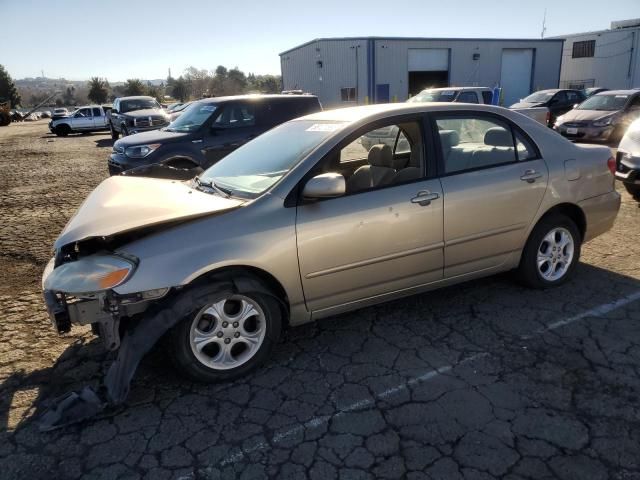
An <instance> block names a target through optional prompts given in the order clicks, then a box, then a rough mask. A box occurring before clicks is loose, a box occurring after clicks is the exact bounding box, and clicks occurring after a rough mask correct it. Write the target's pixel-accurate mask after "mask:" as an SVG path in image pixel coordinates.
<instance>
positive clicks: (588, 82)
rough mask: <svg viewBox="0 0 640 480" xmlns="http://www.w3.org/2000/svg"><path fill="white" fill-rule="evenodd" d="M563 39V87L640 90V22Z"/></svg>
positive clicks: (624, 23)
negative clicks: (638, 88)
mask: <svg viewBox="0 0 640 480" xmlns="http://www.w3.org/2000/svg"><path fill="white" fill-rule="evenodd" d="M562 38H563V39H564V40H565V43H564V52H563V55H562V73H561V76H560V85H561V86H562V87H566V88H587V87H606V88H611V89H626V88H636V87H640V19H635V20H623V21H619V22H611V29H610V30H602V31H599V32H589V33H576V34H572V35H565V36H563V37H562Z"/></svg>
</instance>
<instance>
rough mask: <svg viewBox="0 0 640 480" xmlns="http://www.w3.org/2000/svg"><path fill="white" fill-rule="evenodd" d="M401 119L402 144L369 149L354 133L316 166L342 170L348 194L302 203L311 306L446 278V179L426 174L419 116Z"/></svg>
mask: <svg viewBox="0 0 640 480" xmlns="http://www.w3.org/2000/svg"><path fill="white" fill-rule="evenodd" d="M384 126H385V125H378V126H376V128H380V127H384ZM386 126H390V125H386ZM395 126H396V128H395V131H396V132H398V129H400V132H401V133H402V136H403V138H405V140H404V141H403V146H402V151H400V150H398V151H397V152H396V151H395V150H396V148H395V147H390V146H389V145H387V144H384V143H380V144H375V145H372V146H371V147H367V148H365V146H363V142H362V140H363V137H364V135H362V136H356V137H355V138H351V139H349V140H352V141H351V142H349V143H348V144H346V145H345V146H343V148H338V149H336V150H335V151H334V152H332V153H330V154H329V155H327V157H326V158H325V159H324V160H323V161H322V162H321V164H319V166H318V168H317V173H325V172H331V171H333V172H341V173H343V174H344V175H345V177H346V185H347V192H346V194H345V195H344V196H342V197H339V198H331V199H325V200H321V201H314V202H307V203H302V204H301V205H299V206H298V207H297V208H298V212H297V222H296V234H297V242H298V258H299V263H300V273H301V278H302V284H303V288H304V295H305V300H306V303H307V308H309V309H310V310H312V311H320V310H323V309H326V308H329V307H334V306H339V305H343V304H346V303H350V302H355V301H359V300H364V299H367V298H371V297H375V296H378V295H383V294H385V293H391V292H395V291H399V290H403V289H407V288H410V287H414V286H418V285H423V284H427V283H430V282H433V281H437V280H440V279H441V278H442V266H443V239H442V215H443V198H442V189H441V187H440V182H439V180H438V179H434V178H430V179H429V178H426V177H425V172H426V170H427V168H426V167H427V164H426V162H425V158H426V150H425V148H424V142H423V135H422V124H421V121H420V119H413V120H410V121H403V122H398V123H397V124H395ZM372 130H373V129H372ZM361 133H366V132H358V135H360V134H361ZM345 143H347V142H345ZM395 143H396V145H397V144H398V142H397V141H396V142H395ZM407 143H409V144H410V145H409V147H408V148H409V150H410V151H407ZM350 164H352V165H353V167H350ZM359 165H360V166H359ZM428 173H431V174H433V172H428Z"/></svg>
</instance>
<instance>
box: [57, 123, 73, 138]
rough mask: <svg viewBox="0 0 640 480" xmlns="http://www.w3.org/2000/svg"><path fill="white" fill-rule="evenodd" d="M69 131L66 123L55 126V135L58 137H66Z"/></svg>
mask: <svg viewBox="0 0 640 480" xmlns="http://www.w3.org/2000/svg"><path fill="white" fill-rule="evenodd" d="M70 133H71V127H69V125H67V124H62V125H58V126H57V127H56V135H58V136H59V137H66V136H67V135H69V134H70Z"/></svg>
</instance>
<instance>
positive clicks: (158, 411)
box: [0, 121, 640, 480]
mask: <svg viewBox="0 0 640 480" xmlns="http://www.w3.org/2000/svg"><path fill="white" fill-rule="evenodd" d="M111 145H112V142H111V139H110V137H109V135H108V134H107V133H104V134H102V133H101V134H88V135H73V136H70V137H67V138H58V137H55V136H53V135H50V134H49V132H48V130H47V124H46V121H39V122H33V123H22V124H12V125H10V126H9V127H6V128H0V212H1V217H0V218H1V220H2V221H1V223H0V272H2V276H1V279H2V281H1V282H0V302H1V305H2V306H1V307H0V312H1V313H2V315H1V316H0V478H2V479H3V480H9V479H27V478H29V479H45V478H56V479H57V478H74V479H75V478H100V479H110V478H113V479H116V478H127V479H139V478H149V479H169V478H180V479H185V480H186V479H192V478H243V479H245V478H247V479H248V478H265V477H273V478H295V479H298V478H319V479H331V478H340V479H357V478H411V479H415V480H417V479H421V478H424V479H441V478H442V479H456V478H472V479H485V478H487V479H488V478H507V479H510V480H518V479H532V478H535V479H539V478H562V479H581V480H582V479H603V480H604V479H619V480H622V479H625V480H628V479H639V480H640V403H639V399H640V208H638V203H637V202H635V201H633V199H632V198H631V197H630V196H629V195H628V194H627V193H626V192H624V191H623V189H621V188H620V192H621V193H622V196H623V204H622V208H621V211H620V214H619V216H618V219H617V221H616V224H615V227H614V229H613V230H612V231H610V232H609V233H607V234H605V235H603V236H601V237H599V238H597V239H595V240H594V241H592V242H590V243H588V244H587V245H585V246H584V248H583V254H582V263H581V265H580V266H579V267H578V268H579V269H578V272H577V273H578V274H577V275H576V277H575V278H574V279H573V280H572V281H571V282H569V283H568V284H567V285H565V286H563V287H561V288H558V289H555V290H553V291H547V292H535V291H530V290H526V289H523V288H521V287H519V286H517V285H515V284H514V283H513V282H512V281H511V279H510V277H509V276H508V275H500V276H496V277H491V278H488V279H483V280H479V281H474V282H469V283H467V284H464V285H460V286H456V287H450V288H446V289H444V290H439V291H436V292H431V293H428V294H424V295H417V296H414V297H411V298H408V299H404V300H401V301H396V302H391V303H387V304H385V305H380V306H377V307H371V308H367V309H363V310H360V311H357V312H354V313H350V314H346V315H341V316H338V317H334V318H330V319H327V320H326V321H323V322H321V323H318V324H313V325H308V326H304V327H300V328H297V329H294V330H292V331H290V332H288V333H287V335H286V336H285V338H284V340H283V341H282V342H281V344H280V345H279V346H278V348H276V352H275V354H274V356H273V359H272V360H271V361H269V362H268V364H267V365H266V366H265V367H264V368H263V369H261V370H260V371H258V372H256V373H254V374H251V375H249V376H248V377H247V378H244V379H241V380H238V381H235V382H231V383H228V384H222V385H215V386H209V385H199V384H195V383H191V382H188V381H185V380H184V379H182V378H179V377H178V376H177V375H176V374H175V373H174V371H173V369H172V368H171V366H170V365H168V364H167V362H166V361H165V360H164V357H165V356H164V355H162V352H155V354H154V355H151V356H150V357H149V358H148V359H147V360H146V361H145V362H144V364H143V365H142V366H141V368H140V369H139V371H138V373H137V375H136V377H135V379H134V382H133V386H132V392H131V395H130V398H129V400H128V402H127V405H126V407H125V408H124V409H123V410H119V411H116V412H111V413H109V414H107V415H105V416H104V417H103V418H101V419H99V420H96V421H94V422H90V423H86V424H82V425H77V426H73V427H69V428H66V429H64V430H61V431H57V432H52V433H48V434H41V433H39V432H38V431H37V428H36V426H35V424H34V422H33V419H34V416H35V415H36V414H37V412H38V409H39V408H41V407H42V405H43V403H44V402H45V401H46V399H48V398H51V397H52V396H55V395H60V394H62V393H64V392H66V391H68V390H70V389H77V388H79V387H81V386H83V385H86V384H93V385H95V384H96V383H98V382H99V380H100V378H101V375H102V372H103V371H104V370H105V368H106V367H108V365H109V361H108V357H107V356H105V354H104V353H103V351H102V347H101V344H100V342H99V341H96V340H95V339H94V337H93V336H91V335H90V333H89V332H88V329H87V328H78V327H74V329H73V330H72V332H71V333H70V334H68V335H66V336H64V337H59V336H57V335H56V334H54V333H53V331H52V328H51V326H50V324H49V321H48V319H47V316H46V313H45V311H44V308H43V305H42V300H41V296H40V276H41V272H42V270H43V268H44V266H45V264H46V262H47V261H48V260H49V258H50V256H51V246H52V244H53V241H54V240H55V238H56V236H57V235H58V234H59V232H60V231H61V229H62V228H63V227H64V225H65V223H66V222H67V220H68V219H69V217H70V216H71V215H72V214H73V212H74V211H75V210H76V209H77V208H78V206H79V205H80V204H81V202H82V201H83V199H84V198H85V197H86V195H87V194H88V193H89V192H90V191H91V190H92V189H93V188H94V187H95V186H96V185H97V184H98V183H99V182H100V181H101V180H103V179H104V178H106V176H107V163H106V160H107V157H108V154H109V151H110V149H111Z"/></svg>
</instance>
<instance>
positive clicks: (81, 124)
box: [71, 108, 93, 130]
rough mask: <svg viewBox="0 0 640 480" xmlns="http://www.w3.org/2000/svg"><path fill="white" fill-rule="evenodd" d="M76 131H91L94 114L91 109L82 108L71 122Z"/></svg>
mask: <svg viewBox="0 0 640 480" xmlns="http://www.w3.org/2000/svg"><path fill="white" fill-rule="evenodd" d="M71 123H72V126H73V129H74V130H91V129H92V128H93V113H91V109H90V108H81V109H80V110H78V111H77V112H76V113H75V114H74V115H73V119H72V120H71Z"/></svg>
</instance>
